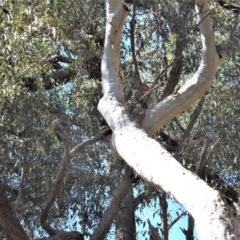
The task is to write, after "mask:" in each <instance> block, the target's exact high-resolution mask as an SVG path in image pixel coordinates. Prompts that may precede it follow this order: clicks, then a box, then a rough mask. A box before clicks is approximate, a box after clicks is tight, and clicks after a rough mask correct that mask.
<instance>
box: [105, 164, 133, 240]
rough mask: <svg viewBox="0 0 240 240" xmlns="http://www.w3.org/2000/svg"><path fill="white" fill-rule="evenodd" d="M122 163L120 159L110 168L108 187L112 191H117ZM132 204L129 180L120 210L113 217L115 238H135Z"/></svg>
mask: <svg viewBox="0 0 240 240" xmlns="http://www.w3.org/2000/svg"><path fill="white" fill-rule="evenodd" d="M123 165H124V162H123V161H122V160H118V161H117V162H116V163H115V164H114V165H113V166H112V168H111V181H110V188H111V192H112V193H115V192H116V191H117V189H118V187H119V184H120V182H121V178H122V169H123ZM129 177H131V176H129ZM133 204H134V197H133V191H132V184H131V182H128V190H127V193H126V196H125V198H124V199H123V201H122V204H121V207H120V211H119V213H118V215H117V217H116V219H115V223H116V239H117V240H134V239H136V226H135V207H134V206H133Z"/></svg>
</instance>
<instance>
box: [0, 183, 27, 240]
mask: <svg viewBox="0 0 240 240" xmlns="http://www.w3.org/2000/svg"><path fill="white" fill-rule="evenodd" d="M0 219H1V222H2V223H3V225H4V229H5V231H6V233H7V235H8V236H9V237H10V238H11V239H12V240H19V239H21V240H29V238H28V236H27V234H26V233H25V231H24V229H23V227H22V226H21V224H20V222H19V220H18V218H17V217H16V215H15V213H14V212H13V210H12V208H11V206H10V204H9V202H8V199H7V197H6V194H5V191H4V189H3V186H2V184H1V183H0Z"/></svg>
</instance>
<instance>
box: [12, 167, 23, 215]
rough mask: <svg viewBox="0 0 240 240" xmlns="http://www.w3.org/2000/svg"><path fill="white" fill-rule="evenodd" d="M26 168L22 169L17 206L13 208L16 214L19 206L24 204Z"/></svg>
mask: <svg viewBox="0 0 240 240" xmlns="http://www.w3.org/2000/svg"><path fill="white" fill-rule="evenodd" d="M24 173H25V171H24V167H22V168H21V176H20V181H19V186H18V195H17V199H16V202H15V206H14V208H13V211H14V212H16V211H17V210H18V208H19V206H20V205H21V203H22V195H23V181H24Z"/></svg>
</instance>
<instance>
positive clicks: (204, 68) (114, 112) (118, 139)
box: [98, 0, 237, 240]
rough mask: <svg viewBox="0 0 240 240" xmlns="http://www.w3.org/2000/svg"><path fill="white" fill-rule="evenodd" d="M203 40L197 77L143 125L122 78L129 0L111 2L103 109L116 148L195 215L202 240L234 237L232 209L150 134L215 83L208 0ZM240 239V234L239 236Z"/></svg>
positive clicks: (201, 3)
mask: <svg viewBox="0 0 240 240" xmlns="http://www.w3.org/2000/svg"><path fill="white" fill-rule="evenodd" d="M196 11H197V13H199V14H198V18H199V22H201V24H200V26H199V27H200V30H201V38H202V42H203V60H202V62H201V65H200V67H199V69H198V71H197V72H196V73H195V75H194V77H193V78H192V79H191V81H190V82H189V83H188V84H187V85H185V86H183V87H182V88H181V89H180V90H179V92H178V94H177V95H175V96H170V97H168V98H167V99H166V100H164V101H163V102H161V103H159V104H158V105H156V106H155V107H154V108H153V109H152V110H150V111H149V112H148V113H147V115H146V117H145V120H144V122H143V125H142V126H143V128H144V129H145V130H146V132H147V133H148V134H146V132H145V131H144V130H143V129H142V128H140V127H139V125H138V124H136V123H135V122H134V121H133V119H132V117H131V116H130V115H129V113H128V112H127V110H126V109H125V106H124V99H123V91H122V84H121V79H120V77H119V47H120V40H121V32H122V27H123V24H124V22H125V19H126V16H127V14H128V11H127V8H126V7H125V6H124V1H123V0H108V1H107V26H106V36H105V46H104V54H103V59H102V67H101V71H102V83H103V93H104V96H103V98H102V99H101V100H100V102H99V105H98V108H99V111H100V112H101V113H102V115H103V116H104V118H105V120H106V121H107V122H108V124H109V126H110V128H111V129H112V131H113V135H112V146H113V149H114V151H116V153H117V154H115V155H116V156H117V155H119V156H120V157H121V158H123V159H124V160H125V161H126V162H127V163H128V164H129V165H130V166H131V167H133V168H134V169H135V171H136V172H138V174H140V175H141V176H142V177H143V178H144V179H145V180H146V181H147V182H149V183H150V184H152V185H154V186H156V187H158V188H162V189H164V191H166V192H167V193H168V194H169V195H170V196H172V197H173V198H175V199H176V200H177V201H178V202H179V203H180V204H181V205H183V206H184V207H185V208H186V209H187V210H188V211H189V212H190V213H191V215H192V216H193V217H194V219H195V222H196V226H197V231H198V235H199V239H219V240H220V239H221V240H222V239H234V238H232V236H233V235H232V234H233V232H234V230H233V226H232V224H231V222H230V217H229V215H228V214H229V212H228V211H227V209H226V208H225V204H224V202H223V201H222V199H221V197H220V195H219V193H218V192H217V191H214V190H213V189H211V188H210V187H209V186H208V185H207V184H206V183H205V182H203V181H202V180H201V179H199V178H198V177H197V176H196V175H194V174H193V173H191V172H189V171H187V170H186V169H185V168H183V167H182V166H181V165H180V164H179V163H178V162H177V161H176V160H175V159H174V158H173V157H172V156H171V155H170V154H169V153H168V152H167V151H166V150H164V149H163V148H162V147H161V146H160V144H159V143H158V142H156V141H155V140H153V139H152V138H149V137H148V136H149V135H151V134H153V133H154V132H155V131H157V130H159V128H161V127H162V126H163V125H164V124H166V123H167V122H168V121H169V120H170V119H172V118H173V117H175V116H176V115H177V114H179V113H180V112H182V111H183V110H185V109H186V108H188V107H189V106H190V105H191V104H192V103H194V102H195V101H197V100H198V99H199V98H200V97H201V96H202V94H203V93H204V92H205V91H206V90H207V89H208V88H209V87H210V85H211V82H212V80H213V78H214V76H215V73H216V70H217V66H218V65H219V63H220V60H219V55H218V53H217V52H216V47H215V38H214V32H213V29H212V25H211V20H210V17H209V10H208V3H207V0H197V7H196ZM236 239H237V238H236Z"/></svg>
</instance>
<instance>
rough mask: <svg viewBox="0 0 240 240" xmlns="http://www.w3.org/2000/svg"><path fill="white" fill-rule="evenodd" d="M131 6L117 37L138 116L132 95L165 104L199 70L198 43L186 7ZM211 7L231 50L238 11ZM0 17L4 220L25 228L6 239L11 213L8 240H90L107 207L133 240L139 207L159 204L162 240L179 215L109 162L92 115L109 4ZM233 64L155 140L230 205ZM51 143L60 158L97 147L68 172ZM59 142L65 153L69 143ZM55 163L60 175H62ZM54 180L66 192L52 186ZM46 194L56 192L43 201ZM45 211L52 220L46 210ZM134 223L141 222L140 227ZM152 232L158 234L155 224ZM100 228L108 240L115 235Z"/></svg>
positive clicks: (11, 9)
mask: <svg viewBox="0 0 240 240" xmlns="http://www.w3.org/2000/svg"><path fill="white" fill-rule="evenodd" d="M127 2H128V3H129V4H133V2H131V1H127ZM220 2H221V3H220ZM232 4H234V2H233V3H232ZM235 4H237V2H235ZM132 6H133V7H132V11H131V12H130V14H129V18H128V19H127V24H126V25H125V28H124V29H123V38H122V45H121V69H122V71H121V74H122V80H123V83H124V85H125V99H126V101H127V106H128V109H129V111H133V113H134V114H135V115H136V116H137V118H138V119H140V120H141V117H142V115H141V113H140V114H139V111H138V110H139V109H137V111H136V107H137V108H138V105H137V104H136V103H135V102H134V100H133V99H132V97H131V95H132V92H133V89H135V88H137V87H138V86H139V85H140V84H142V83H144V84H147V85H148V87H149V89H152V92H151V93H150V94H149V95H148V96H147V98H148V105H149V107H150V108H151V107H153V106H154V105H155V103H157V102H158V101H159V100H163V99H165V98H166V97H167V96H169V95H170V94H172V93H173V92H174V91H175V89H178V88H179V87H180V86H182V85H183V84H184V83H185V82H186V81H187V79H188V78H189V77H190V76H191V75H192V74H193V73H194V72H195V71H196V69H197V67H198V63H199V61H200V54H201V51H200V49H201V42H200V39H199V38H198V37H197V36H199V30H198V26H197V22H196V18H195V17H196V15H195V13H194V12H193V11H192V9H193V4H192V2H189V1H183V2H182V1H181V2H178V1H166V2H161V4H159V3H158V1H135V5H134V4H133V5H132ZM224 6H225V7H224ZM210 7H211V10H212V11H211V16H212V21H213V24H214V29H215V33H216V36H217V37H218V39H219V42H221V43H222V42H226V43H227V41H228V40H229V38H230V37H231V34H232V33H233V31H234V30H235V29H236V25H237V24H238V16H239V15H238V12H236V11H235V10H234V11H231V10H232V9H230V10H228V9H226V5H224V4H222V1H219V4H218V2H217V1H215V2H211V5H210ZM234 9H236V8H234ZM0 10H1V11H2V13H1V15H0V18H1V25H0V31H1V37H0V38H1V43H0V44H1V53H0V59H1V64H0V68H1V85H0V86H1V87H0V91H1V100H0V101H1V102H0V108H1V109H0V114H1V124H0V129H1V141H0V144H1V153H0V154H1V155H0V156H1V186H2V187H3V189H4V193H5V196H4V194H2V196H3V197H5V198H4V199H5V200H4V201H3V199H1V201H0V202H1V203H2V202H3V203H5V201H6V199H7V202H9V204H10V205H11V208H12V209H13V211H14V212H13V213H11V214H10V216H15V218H14V219H18V220H21V224H22V226H23V228H24V231H25V234H24V233H23V231H22V230H21V226H19V228H20V230H19V231H20V232H17V233H16V236H17V237H18V238H14V236H11V235H10V232H11V230H8V228H7V226H8V223H12V222H10V221H9V222H4V220H5V221H6V219H8V218H5V217H3V216H6V215H2V217H1V225H2V229H5V230H6V232H7V233H8V234H9V237H10V238H12V239H19V236H20V233H23V235H24V236H22V238H21V239H27V237H29V238H30V239H33V238H36V237H43V236H46V231H45V230H48V234H49V235H53V237H54V236H55V237H58V239H61V238H62V239H67V237H69V238H72V239H73V238H75V239H77V238H81V237H83V236H84V237H87V236H90V235H92V234H93V232H94V231H95V229H96V227H97V226H99V223H100V220H101V219H103V217H104V216H107V215H106V214H104V213H105V210H106V208H107V206H110V207H112V208H111V209H114V211H113V213H114V214H115V215H113V216H112V217H111V218H109V223H112V221H113V219H114V218H115V219H116V220H115V222H116V228H117V231H116V233H117V237H116V238H118V239H121V238H122V239H134V238H135V234H133V233H135V231H133V229H135V222H134V212H135V210H136V209H137V208H142V207H143V206H146V205H148V204H151V203H152V201H156V202H155V203H156V204H159V206H158V208H157V207H156V214H155V218H158V219H159V221H160V216H161V223H162V225H161V226H160V227H159V229H158V230H159V233H158V234H160V235H161V237H162V238H163V239H167V236H168V231H169V229H170V227H171V226H172V224H173V223H174V221H176V220H177V219H179V217H178V216H177V217H176V219H173V216H170V215H169V213H167V205H166V199H167V198H168V197H167V196H166V194H165V193H164V192H162V191H159V190H157V189H155V188H152V187H150V186H148V185H147V184H146V183H145V182H144V181H143V180H141V179H139V176H136V174H135V173H134V172H132V170H131V169H129V168H128V167H127V166H124V164H123V162H117V163H115V161H113V159H112V157H111V155H110V154H109V141H108V140H109V137H108V136H109V135H108V134H109V132H108V131H105V132H104V133H103V134H101V135H99V134H100V132H102V131H103V130H104V129H105V128H107V126H105V123H104V125H103V121H102V118H101V116H100V114H99V113H98V112H97V104H98V101H99V99H100V97H101V74H100V61H101V55H102V50H103V42H104V26H105V17H106V16H105V1H96V2H95V3H94V4H90V3H89V2H88V1H68V2H64V3H62V2H57V1H42V2H41V3H29V2H28V1H22V2H21V3H19V2H15V1H8V2H6V3H5V4H4V5H2V6H1V9H0ZM224 34H225V35H224ZM238 62H239V60H238V53H236V54H235V55H234V58H233V60H231V61H228V62H227V63H225V64H224V65H222V66H221V69H219V71H218V73H217V75H216V80H215V81H214V83H213V86H212V88H211V89H210V90H209V91H208V93H207V94H206V95H205V97H204V99H202V100H201V101H200V102H199V103H197V104H196V106H193V107H192V108H190V109H188V110H186V111H185V112H184V113H182V114H181V115H179V116H177V117H176V118H175V119H173V120H172V121H171V122H169V123H168V124H167V125H166V126H165V127H164V128H163V129H161V130H159V131H158V132H157V133H156V134H155V136H154V137H155V139H157V140H158V141H160V142H161V144H162V145H163V146H164V147H165V148H166V149H167V150H168V151H170V152H171V153H172V154H173V155H174V156H175V158H177V159H178V160H179V162H180V163H182V164H183V165H184V166H185V167H186V168H187V169H190V170H191V171H193V172H196V171H197V169H200V168H198V165H201V164H198V163H199V161H200V163H202V162H203V163H205V164H204V165H205V168H204V170H201V172H200V174H201V175H202V178H204V179H205V180H206V181H207V182H208V183H209V184H210V186H211V187H214V188H216V189H218V190H221V192H222V194H223V195H225V196H227V199H228V200H229V201H230V203H232V202H233V201H235V202H237V201H238V191H239V156H238V141H239V139H238V138H239V137H238V132H239V131H238V125H239V124H238V117H237V116H238V107H239V106H238V105H239V101H238V100H237V99H238V97H237V96H238V93H239V91H238V80H239V74H238V71H239V66H238ZM226 99H229V101H226ZM56 119H60V120H62V121H65V122H67V123H68V126H65V127H64V131H66V133H62V132H61V125H64V124H62V122H61V121H59V122H54V124H56V125H53V126H55V128H53V130H52V129H51V124H52V122H53V121H54V120H56ZM59 124H60V127H59ZM54 133H56V135H55V134H54ZM59 134H60V135H59ZM61 134H63V135H61ZM107 135H108V136H107ZM56 136H58V138H60V139H61V140H62V141H63V143H64V144H63V145H64V147H65V151H66V147H73V146H75V145H77V144H78V143H80V142H82V143H83V142H85V141H87V140H88V139H91V138H93V141H95V143H91V145H88V146H85V147H84V148H83V147H81V146H79V149H82V150H81V152H78V153H77V155H75V156H74V157H73V158H72V159H71V165H69V166H68V164H70V162H67V161H66V162H65V161H64V160H67V159H66V158H65V159H63V162H62V163H61V161H62V151H61V150H60V149H61V147H60V142H59V140H58V138H57V137H56ZM94 136H97V137H96V138H94ZM66 138H67V139H69V140H70V141H71V143H70V146H66ZM100 139H102V140H101V141H100ZM103 139H104V140H103ZM209 139H210V140H209ZM86 144H88V142H86ZM89 144H90V143H89ZM79 149H77V150H79ZM201 152H202V154H201ZM71 157H72V156H71ZM199 159H200V160H199ZM206 160H208V161H207V163H206ZM60 164H62V165H61V166H62V167H63V168H61V170H63V171H62V173H63V175H61V174H59V173H60V172H59V171H58V169H59V167H60ZM64 164H65V165H64ZM67 166H68V170H66V167H67ZM199 171H200V170H199ZM57 173H58V177H59V178H58V179H59V180H61V184H59V187H60V186H61V188H57V187H56V188H55V186H56V185H55V186H54V188H53V184H54V183H55V182H56V177H55V176H56V174H57ZM64 176H65V178H63V177H64ZM109 176H110V177H109ZM130 180H131V181H132V182H130ZM136 181H137V183H136ZM57 183H58V181H57ZM110 183H111V184H110ZM119 185H120V190H122V192H121V191H120V190H119V189H118V186H119ZM109 186H110V187H111V191H110V188H109ZM132 187H134V189H135V190H134V191H135V198H134V197H133V188H132ZM53 189H56V191H57V190H58V191H60V193H59V194H56V195H50V194H51V193H53ZM114 192H115V195H114ZM111 194H113V195H112V198H113V199H115V198H116V196H118V195H117V194H119V195H120V196H122V197H121V198H118V199H119V201H115V202H114V201H111V202H110V203H109V199H110V198H111ZM49 196H51V197H52V198H51V199H52V200H54V201H53V202H52V205H51V204H50V205H49V201H48V200H49ZM124 196H126V198H125V200H123V202H121V201H120V200H121V199H123V198H124ZM136 196H137V197H136ZM56 197H57V198H56ZM114 197H115V198H114ZM158 199H160V200H159V201H158ZM89 203H90V204H89ZM113 203H115V205H114V206H112V205H109V204H113ZM120 204H122V205H121V207H120V209H121V211H119V206H120ZM47 206H49V209H48V210H49V212H48V211H46V210H45V211H44V209H47ZM43 212H44V213H47V215H45V217H46V218H44V216H43ZM183 214H184V213H183ZM0 216H1V215H0ZM40 216H42V217H41V218H40ZM117 216H118V217H117ZM126 219H128V220H129V221H128V222H127V221H126ZM9 220H10V218H9ZM46 220H47V223H48V224H46ZM135 220H136V221H137V223H143V224H144V221H143V220H142V219H138V218H136V219H135ZM40 221H41V222H40ZM126 222H127V224H126ZM16 224H17V223H16ZM14 226H15V225H14ZM149 226H150V230H149V233H150V234H152V235H153V228H151V223H149ZM191 226H192V224H191V223H190V224H189V229H187V230H185V229H183V233H184V234H185V236H186V238H187V239H191V238H190V237H192V231H191V230H192V227H191ZM15 227H16V226H15ZM155 227H156V226H155ZM43 229H44V230H43ZM60 229H61V231H60ZM98 229H99V228H98ZM63 230H64V231H66V232H69V233H66V232H63ZM160 230H161V231H160ZM75 231H78V232H81V234H79V233H78V232H75ZM105 231H106V232H107V234H108V237H109V238H110V237H111V234H114V233H113V232H111V231H108V229H105ZM97 233H98V232H97V231H95V235H93V236H98V235H97ZM1 234H3V235H4V232H2V231H1ZM104 234H105V233H104ZM104 234H103V235H104ZM189 235H190V236H189ZM145 236H146V235H145ZM98 239H99V238H98Z"/></svg>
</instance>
